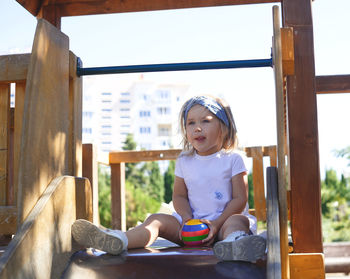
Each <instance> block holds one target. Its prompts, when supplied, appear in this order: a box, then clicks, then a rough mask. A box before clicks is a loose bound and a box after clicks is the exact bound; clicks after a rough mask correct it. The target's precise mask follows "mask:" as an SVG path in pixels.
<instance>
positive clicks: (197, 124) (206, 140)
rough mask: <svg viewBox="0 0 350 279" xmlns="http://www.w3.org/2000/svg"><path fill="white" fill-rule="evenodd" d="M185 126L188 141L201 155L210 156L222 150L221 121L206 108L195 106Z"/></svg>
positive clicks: (189, 113)
mask: <svg viewBox="0 0 350 279" xmlns="http://www.w3.org/2000/svg"><path fill="white" fill-rule="evenodd" d="M185 125H186V136H187V140H188V141H189V143H191V144H192V146H193V147H194V149H195V150H196V151H197V153H198V154H199V155H202V156H206V155H210V154H213V153H215V152H218V151H219V150H220V149H221V148H222V137H221V126H220V120H219V119H218V118H217V117H216V116H215V115H214V114H212V113H211V112H210V111H209V110H208V109H206V108H205V107H203V106H201V105H194V106H193V107H192V108H191V109H190V110H189V112H188V114H187V120H186V123H185Z"/></svg>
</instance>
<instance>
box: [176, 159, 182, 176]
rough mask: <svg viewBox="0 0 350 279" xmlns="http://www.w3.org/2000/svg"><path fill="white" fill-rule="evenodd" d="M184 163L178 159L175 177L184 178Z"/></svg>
mask: <svg viewBox="0 0 350 279" xmlns="http://www.w3.org/2000/svg"><path fill="white" fill-rule="evenodd" d="M182 162H183V160H181V157H179V158H177V160H176V163H175V175H176V176H177V177H181V178H184V175H183V171H182Z"/></svg>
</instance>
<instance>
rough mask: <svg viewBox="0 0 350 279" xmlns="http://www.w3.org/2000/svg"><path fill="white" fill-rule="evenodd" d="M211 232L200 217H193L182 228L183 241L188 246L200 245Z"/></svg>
mask: <svg viewBox="0 0 350 279" xmlns="http://www.w3.org/2000/svg"><path fill="white" fill-rule="evenodd" d="M208 234H209V227H208V225H207V224H205V223H202V222H201V221H200V220H199V219H191V220H189V221H187V222H186V224H185V225H184V226H183V228H182V232H181V236H182V241H183V242H184V243H185V245H186V246H200V245H202V240H203V239H205V238H206V237H207V236H208Z"/></svg>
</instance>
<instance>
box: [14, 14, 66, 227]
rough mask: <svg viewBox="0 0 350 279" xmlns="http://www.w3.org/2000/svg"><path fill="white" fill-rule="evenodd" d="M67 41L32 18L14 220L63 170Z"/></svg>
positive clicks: (33, 202)
mask: <svg viewBox="0 0 350 279" xmlns="http://www.w3.org/2000/svg"><path fill="white" fill-rule="evenodd" d="M68 47H69V39H68V37H67V36H66V35H65V34H63V33H61V32H60V31H59V30H57V29H56V28H55V27H53V26H52V25H51V24H49V23H48V22H46V21H45V20H42V19H40V20H38V24H37V29H36V32H35V37H34V42H33V49H32V55H31V60H30V64H29V68H28V76H27V83H26V93H25V102H24V112H23V125H22V135H21V147H20V158H21V160H20V164H19V177H18V201H19V202H18V206H19V212H18V214H19V215H18V222H19V223H21V222H23V221H24V219H25V218H26V216H27V215H28V213H29V212H30V211H31V209H32V208H33V206H34V205H35V203H36V202H37V200H38V199H39V197H40V196H41V194H42V193H43V191H44V190H45V188H46V186H47V185H48V184H49V182H50V181H51V180H52V179H54V178H55V177H58V176H60V175H64V174H67V173H68V172H69V169H68V168H69V166H68V158H69V151H68V141H69V125H70V124H69V113H70V111H69V49H68Z"/></svg>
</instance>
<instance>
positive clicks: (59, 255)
mask: <svg viewBox="0 0 350 279" xmlns="http://www.w3.org/2000/svg"><path fill="white" fill-rule="evenodd" d="M87 182H88V181H87V179H84V178H75V177H70V176H60V177H57V178H55V179H54V180H53V181H52V182H51V183H50V184H49V185H48V186H47V188H46V190H45V191H44V193H43V195H42V196H41V197H40V199H39V200H38V202H37V203H36V204H35V206H34V207H33V210H32V211H31V212H30V214H29V215H28V216H27V218H26V219H25V221H24V222H23V224H22V225H21V226H20V227H19V229H18V231H17V233H16V235H15V236H14V238H13V239H12V241H11V242H10V244H9V245H8V247H7V249H6V251H5V253H4V254H3V255H2V257H1V258H0V277H1V278H4V279H10V278H37V279H41V278H60V277H61V274H62V272H63V270H64V269H65V268H66V266H67V263H68V261H69V259H70V256H71V255H72V254H73V252H74V250H75V248H74V247H73V243H72V236H71V225H72V223H73V222H74V221H75V219H76V203H75V201H76V199H75V193H76V187H86V185H85V184H86V183H87ZM84 185H85V186H84Z"/></svg>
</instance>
